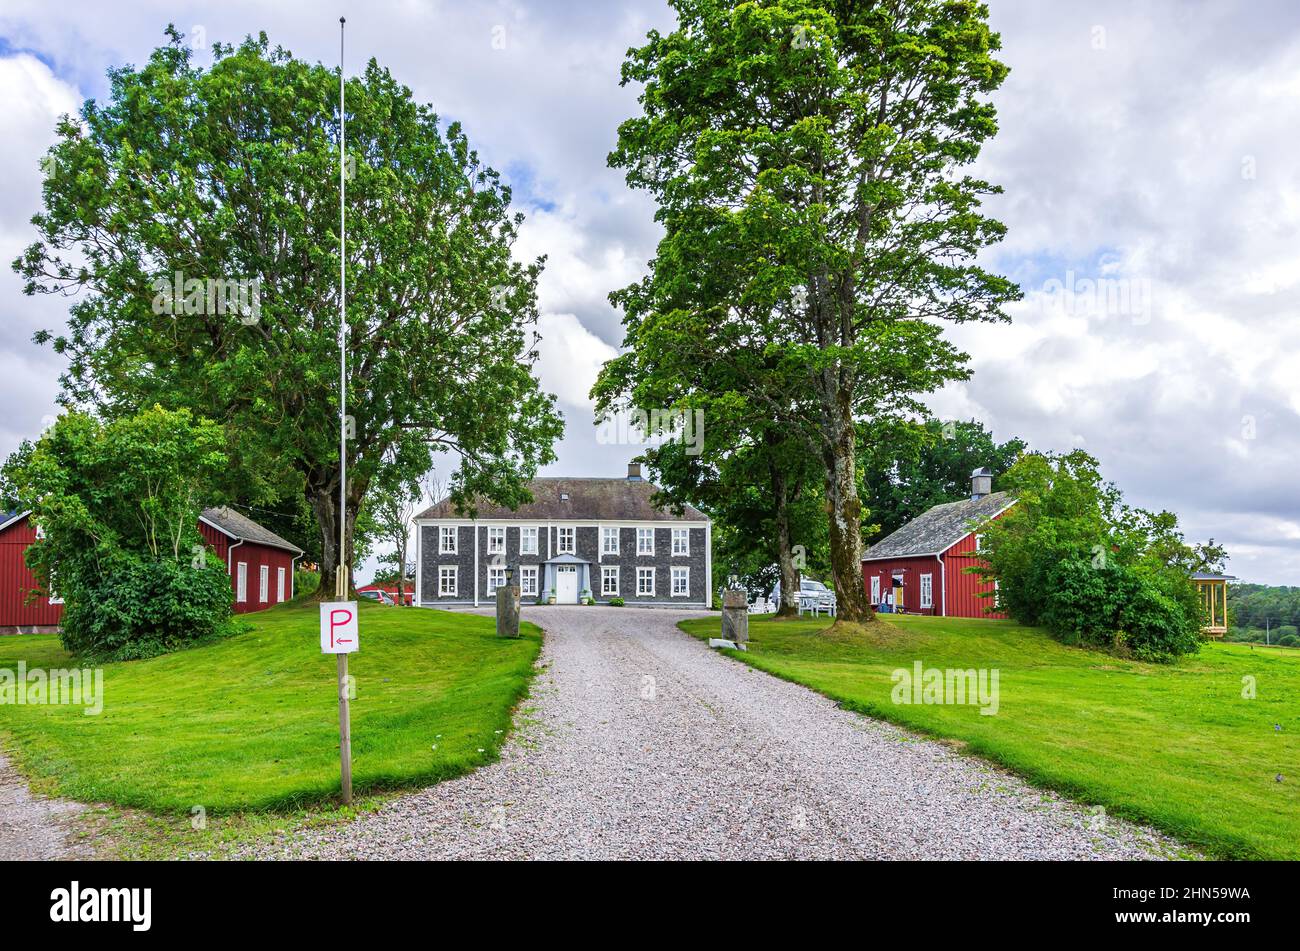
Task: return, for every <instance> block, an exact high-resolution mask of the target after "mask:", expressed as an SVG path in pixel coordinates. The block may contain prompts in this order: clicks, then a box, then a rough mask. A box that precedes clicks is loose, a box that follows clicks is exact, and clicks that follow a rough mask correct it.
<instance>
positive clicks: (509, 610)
mask: <svg viewBox="0 0 1300 951" xmlns="http://www.w3.org/2000/svg"><path fill="white" fill-rule="evenodd" d="M497 636H498V637H518V636H519V585H517V584H503V585H501V587H499V588H497Z"/></svg>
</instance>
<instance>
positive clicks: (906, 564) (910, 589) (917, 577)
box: [862, 558, 943, 614]
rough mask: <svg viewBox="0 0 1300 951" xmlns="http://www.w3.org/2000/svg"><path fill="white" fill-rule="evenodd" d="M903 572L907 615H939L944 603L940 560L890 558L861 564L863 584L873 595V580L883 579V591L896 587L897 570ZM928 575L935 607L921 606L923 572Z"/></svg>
mask: <svg viewBox="0 0 1300 951" xmlns="http://www.w3.org/2000/svg"><path fill="white" fill-rule="evenodd" d="M899 572H901V573H902V575H903V607H904V608H906V609H907V613H908V614H938V613H940V611H939V606H940V605H941V604H943V577H942V573H941V572H940V570H939V563H938V562H937V561H935V560H934V558H891V559H889V560H887V561H864V562H863V563H862V583H863V584H864V585H865V586H866V589H867V597H868V598H870V597H871V579H872V577H873V576H874V577H877V578H879V579H880V590H881V592H882V593H884V592H887V591H889V590H890V589H891V588H892V587H893V577H894V575H895V574H896V573H899ZM923 574H928V575H930V576H931V580H932V582H933V584H934V607H933V608H924V609H923V608H922V607H921V575H923Z"/></svg>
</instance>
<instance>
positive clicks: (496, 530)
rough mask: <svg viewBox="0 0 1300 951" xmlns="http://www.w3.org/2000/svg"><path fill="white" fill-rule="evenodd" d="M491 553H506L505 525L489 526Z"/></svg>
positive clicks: (488, 549)
mask: <svg viewBox="0 0 1300 951" xmlns="http://www.w3.org/2000/svg"><path fill="white" fill-rule="evenodd" d="M487 553H488V554H489V555H504V554H505V553H506V527H505V526H504V525H489V526H488V547H487Z"/></svg>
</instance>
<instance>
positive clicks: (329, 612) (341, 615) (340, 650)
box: [320, 601, 360, 654]
mask: <svg viewBox="0 0 1300 951" xmlns="http://www.w3.org/2000/svg"><path fill="white" fill-rule="evenodd" d="M359 639H360V636H359V633H358V629H357V603H356V602H355V601H327V602H325V603H323V604H322V605H321V606H320V650H321V653H322V654H351V653H352V652H353V651H355V650H356V649H357V646H358V642H359Z"/></svg>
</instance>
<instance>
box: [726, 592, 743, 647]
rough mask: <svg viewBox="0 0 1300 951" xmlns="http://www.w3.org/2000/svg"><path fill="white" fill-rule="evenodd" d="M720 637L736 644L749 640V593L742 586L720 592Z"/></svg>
mask: <svg viewBox="0 0 1300 951" xmlns="http://www.w3.org/2000/svg"><path fill="white" fill-rule="evenodd" d="M722 639H723V640H724V641H732V642H733V643H735V644H737V645H739V644H743V643H745V642H746V641H747V640H749V593H748V592H746V591H745V590H744V589H743V588H727V589H726V590H724V591H723V592H722Z"/></svg>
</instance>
